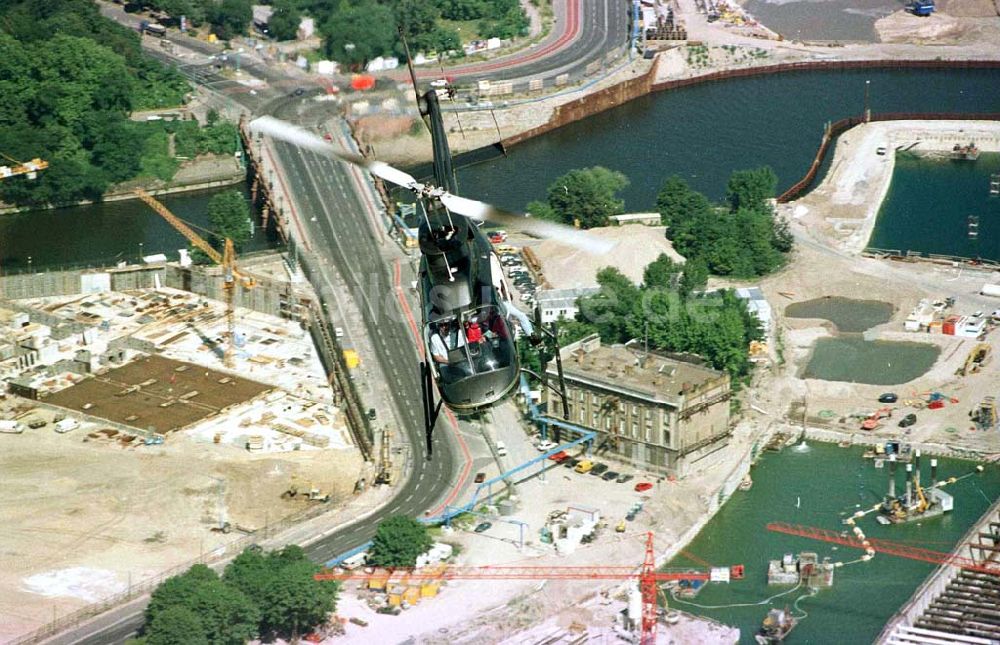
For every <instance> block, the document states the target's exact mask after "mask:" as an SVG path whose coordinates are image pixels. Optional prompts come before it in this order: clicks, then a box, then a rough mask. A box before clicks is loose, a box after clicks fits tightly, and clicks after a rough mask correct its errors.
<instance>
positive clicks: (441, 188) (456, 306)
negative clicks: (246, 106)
mask: <svg viewBox="0 0 1000 645" xmlns="http://www.w3.org/2000/svg"><path fill="white" fill-rule="evenodd" d="M410 73H411V76H412V77H413V84H414V90H415V92H416V93H417V104H418V108H419V110H420V114H421V116H422V117H423V118H424V121H425V124H426V125H427V128H428V130H430V134H431V143H432V146H433V153H434V163H433V175H434V181H435V184H425V183H421V182H419V181H417V180H416V179H415V178H414V177H413V176H411V175H410V174H408V173H406V172H404V171H402V170H399V169H397V168H393V167H392V166H390V165H388V164H386V163H384V162H382V161H377V160H373V159H368V158H366V157H363V156H360V155H356V154H352V153H348V152H345V151H343V150H341V149H339V148H337V147H335V146H333V145H331V144H330V143H327V142H326V141H324V140H323V139H321V138H320V137H318V136H317V135H315V134H313V133H312V132H309V131H307V130H304V129H302V128H299V127H297V126H294V125H291V124H289V123H286V122H283V121H280V120H278V119H275V118H273V117H269V116H262V117H259V118H257V119H255V120H253V121H252V122H251V123H250V129H251V130H252V131H256V132H261V133H263V134H266V135H269V136H271V137H273V138H277V139H283V140H285V141H288V142H289V143H293V144H296V145H299V146H301V147H305V148H308V149H310V150H313V151H315V152H319V153H323V154H327V155H331V156H334V157H337V158H339V159H341V160H343V161H346V162H348V163H351V164H355V165H357V166H360V167H362V168H364V169H365V170H367V171H368V172H369V173H371V174H372V175H374V176H376V177H379V178H381V179H383V180H385V181H388V182H390V183H392V184H395V185H397V186H400V187H402V188H405V189H408V190H410V191H411V192H412V193H413V194H414V195H415V196H416V203H417V206H418V211H419V214H420V216H421V223H420V227H419V232H418V244H419V249H420V254H421V259H420V266H419V271H418V281H417V284H418V294H419V296H420V303H421V306H420V313H421V323H422V324H421V340H422V342H423V345H424V350H425V351H424V353H423V355H424V356H425V358H424V359H423V360H422V361H421V363H420V379H421V389H422V396H423V412H424V429H425V437H426V444H427V458H428V459H430V458H431V454H432V447H431V446H432V443H431V439H432V434H433V430H434V426H435V425H436V422H437V418H438V415H439V413H440V411H441V406H442V404H444V405H445V406H447V407H448V408H449V409H451V410H452V411H454V412H455V413H456V414H458V415H460V416H468V415H471V414H475V413H477V412H481V411H484V410H486V409H489V408H491V407H492V406H494V405H496V404H497V403H499V402H501V401H503V400H504V399H505V398H507V397H508V396H510V395H511V394H512V393H513V392H514V391H515V389H516V387H517V384H518V381H519V376H520V371H521V368H520V361H519V358H518V352H517V342H518V341H517V340H516V338H517V335H518V334H520V335H523V336H527V337H528V338H529V339H530V341H531V342H532V344H537V342H538V340H539V339H538V336H537V335H535V334H534V333H533V332H534V330H533V326H532V324H531V322H530V320H529V319H528V316H527V315H526V314H524V313H523V312H521V311H520V310H518V309H517V307H516V305H515V304H514V301H513V297H512V294H513V292H512V291H511V289H510V286H509V285H508V283H507V280H506V278H505V277H504V274H503V269H502V266H501V263H500V258H499V257H498V256H497V253H496V251H495V250H494V248H493V246H492V244H491V243H490V242H489V240H488V239H487V237H486V235H485V234H484V233H483V232H482V230H481V229H480V226H481V225H482V224H483V223H486V222H490V223H492V224H499V225H501V226H511V227H512V228H515V227H516V228H517V229H519V230H521V231H522V232H525V233H528V234H531V235H533V236H536V237H545V238H558V239H559V241H560V242H562V243H565V244H570V245H573V246H576V247H578V248H581V249H583V250H585V251H589V252H592V253H604V252H606V251H607V250H608V248H609V245H608V244H607V243H605V242H604V241H602V240H600V239H598V238H595V237H593V236H591V235H589V234H587V233H584V232H583V231H580V230H578V229H576V228H573V227H570V226H565V225H562V224H557V223H553V222H547V221H542V220H538V219H534V218H532V217H530V216H529V215H518V214H515V213H510V212H508V211H504V210H502V209H500V208H497V207H496V206H493V205H491V204H487V203H485V202H481V201H477V200H474V199H469V198H466V197H460V196H458V195H456V194H455V193H456V192H457V181H456V178H455V171H454V166H453V160H452V156H451V150H450V148H449V145H448V139H447V135H446V134H445V129H444V124H443V119H442V115H441V105H440V103H439V100H438V99H439V94H438V91H437V89H434V88H431V89H430V90H428V91H427V92H425V93H424V94H423V95H420V94H419V92H418V91H417V90H416V88H417V83H416V77H415V74H413V69H412V66H411V68H410ZM515 322H516V324H517V327H519V331H517V330H515ZM435 383H436V384H437V387H436V388H435V387H434V384H435ZM435 389H436V390H437V392H438V394H439V396H440V398H439V399H438V400H436V401H435Z"/></svg>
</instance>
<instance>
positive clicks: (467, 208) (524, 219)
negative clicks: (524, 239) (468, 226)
mask: <svg viewBox="0 0 1000 645" xmlns="http://www.w3.org/2000/svg"><path fill="white" fill-rule="evenodd" d="M438 199H440V200H441V203H442V204H444V205H445V207H446V208H447V209H448V210H450V211H452V212H453V213H458V214H459V215H464V216H466V217H468V218H469V219H474V220H477V221H480V222H490V223H491V224H500V225H501V226H510V227H511V228H516V229H518V230H520V231H522V232H524V233H528V234H530V235H534V236H536V237H544V238H550V239H554V240H556V241H558V242H561V243H563V244H567V245H569V246H574V247H576V248H579V249H581V250H584V251H587V252H589V253H594V254H597V255H601V254H604V253H607V252H608V251H610V250H611V247H612V246H613V244H612V243H611V242H608V241H606V240H602V239H600V238H597V237H595V236H593V235H591V234H589V233H586V232H585V231H581V230H579V229H577V228H573V227H572V226H566V225H565V224H558V223H556V222H547V221H545V220H540V219H536V218H534V217H531V216H530V215H519V214H516V213H511V212H509V211H505V210H502V209H500V208H497V207H496V206H493V205H492V204H487V203H486V202H481V201H478V200H475V199H469V198H468V197H459V196H458V195H452V194H451V193H442V194H440V195H438Z"/></svg>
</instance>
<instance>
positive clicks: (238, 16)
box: [206, 0, 253, 40]
mask: <svg viewBox="0 0 1000 645" xmlns="http://www.w3.org/2000/svg"><path fill="white" fill-rule="evenodd" d="M206 13H207V15H208V22H209V24H211V25H212V31H214V32H215V35H216V36H218V37H219V38H221V39H222V40H229V39H230V38H232V37H233V36H239V35H240V34H244V33H246V31H247V29H248V28H249V27H250V21H251V20H253V8H252V6H251V0H221V1H220V2H218V3H217V4H213V5H210V6H209V7H208V10H207V12H206Z"/></svg>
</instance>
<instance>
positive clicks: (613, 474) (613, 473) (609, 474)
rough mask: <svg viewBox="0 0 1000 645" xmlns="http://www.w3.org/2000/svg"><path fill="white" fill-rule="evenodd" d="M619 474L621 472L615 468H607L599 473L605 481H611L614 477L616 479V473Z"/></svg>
mask: <svg viewBox="0 0 1000 645" xmlns="http://www.w3.org/2000/svg"><path fill="white" fill-rule="evenodd" d="M620 474H621V473H619V472H618V471H617V470H609V471H608V472H606V473H604V474H603V475H601V479H603V480H604V481H606V482H609V481H613V480H615V479H618V475H620Z"/></svg>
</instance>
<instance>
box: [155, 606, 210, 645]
mask: <svg viewBox="0 0 1000 645" xmlns="http://www.w3.org/2000/svg"><path fill="white" fill-rule="evenodd" d="M145 643H146V645H209V640H208V637H207V636H205V627H204V625H202V624H201V620H200V619H199V618H198V616H197V614H195V613H194V612H193V611H191V609H189V608H187V607H182V606H180V605H176V606H172V607H168V608H166V609H164V610H163V611H161V612H159V613H157V614H156V618H154V619H153V620H152V621H151V622H150V623H149V625H148V626H147V628H146V639H145Z"/></svg>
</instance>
